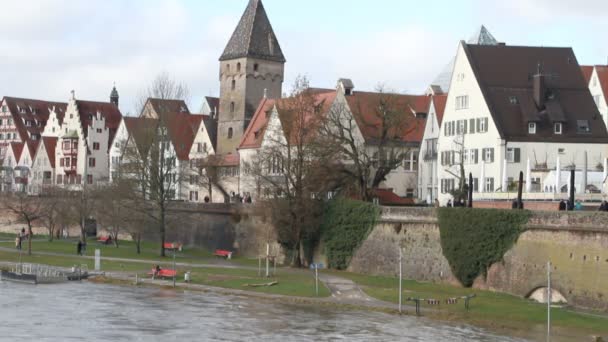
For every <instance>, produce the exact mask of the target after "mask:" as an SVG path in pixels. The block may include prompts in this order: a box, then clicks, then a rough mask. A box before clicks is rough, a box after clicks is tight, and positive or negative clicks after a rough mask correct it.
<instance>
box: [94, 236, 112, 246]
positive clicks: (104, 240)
mask: <svg viewBox="0 0 608 342" xmlns="http://www.w3.org/2000/svg"><path fill="white" fill-rule="evenodd" d="M97 242H99V243H100V244H102V245H109V244H111V243H112V237H111V236H100V237H99V239H97Z"/></svg>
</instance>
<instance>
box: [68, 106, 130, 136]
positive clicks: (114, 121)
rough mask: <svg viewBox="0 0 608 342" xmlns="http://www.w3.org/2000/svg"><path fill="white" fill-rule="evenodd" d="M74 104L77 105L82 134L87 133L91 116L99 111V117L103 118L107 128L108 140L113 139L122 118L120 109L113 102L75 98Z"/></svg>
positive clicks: (85, 134)
mask: <svg viewBox="0 0 608 342" xmlns="http://www.w3.org/2000/svg"><path fill="white" fill-rule="evenodd" d="M76 106H77V107H78V113H79V114H80V124H81V125H82V131H83V134H84V136H85V137H86V136H87V135H88V129H87V127H89V125H90V124H91V119H92V118H93V116H95V115H97V113H99V114H100V115H101V117H103V118H104V119H105V126H106V128H108V130H109V137H108V141H113V140H114V135H115V134H116V131H117V130H118V126H120V121H121V120H122V114H121V113H120V109H118V106H116V105H115V104H113V103H110V102H95V101H83V100H76Z"/></svg>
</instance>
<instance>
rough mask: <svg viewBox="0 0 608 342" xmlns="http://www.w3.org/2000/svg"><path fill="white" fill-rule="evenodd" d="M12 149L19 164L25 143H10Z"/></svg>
mask: <svg viewBox="0 0 608 342" xmlns="http://www.w3.org/2000/svg"><path fill="white" fill-rule="evenodd" d="M10 148H11V149H12V150H13V155H14V156H15V164H17V163H19V159H21V152H23V143H22V142H15V141H13V142H11V143H10Z"/></svg>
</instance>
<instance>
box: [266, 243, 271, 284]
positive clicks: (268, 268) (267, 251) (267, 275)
mask: <svg viewBox="0 0 608 342" xmlns="http://www.w3.org/2000/svg"><path fill="white" fill-rule="evenodd" d="M268 258H270V244H269V243H268V242H267V243H266V278H269V277H270V263H269V261H268Z"/></svg>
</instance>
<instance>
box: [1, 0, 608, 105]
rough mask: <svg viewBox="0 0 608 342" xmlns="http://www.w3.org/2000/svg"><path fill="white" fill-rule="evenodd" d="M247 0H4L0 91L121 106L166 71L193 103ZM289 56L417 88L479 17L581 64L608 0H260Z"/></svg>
mask: <svg viewBox="0 0 608 342" xmlns="http://www.w3.org/2000/svg"><path fill="white" fill-rule="evenodd" d="M247 2H248V0H221V1H219V0H175V1H172V0H129V1H125V0H87V1H82V0H22V1H17V0H1V6H0V49H1V52H0V67H1V69H0V95H7V96H18V97H28V98H39V99H47V100H58V101H67V99H68V97H69V93H70V90H72V89H74V90H75V91H76V96H77V98H80V99H87V100H102V101H107V100H108V97H109V94H110V90H111V88H112V84H113V82H116V85H117V88H118V90H119V92H120V95H121V110H122V111H123V114H127V113H133V112H134V107H135V105H134V103H135V102H136V101H135V100H136V97H137V94H138V93H141V90H142V89H143V88H144V87H145V86H146V85H147V84H149V82H150V81H151V79H153V78H154V76H156V75H157V74H158V73H160V72H163V71H166V72H168V73H169V74H171V75H173V77H174V78H176V79H177V80H180V81H183V82H185V83H187V84H188V86H189V87H190V90H191V93H192V99H191V100H190V105H191V106H192V107H193V108H192V109H193V110H198V107H199V106H200V104H201V101H202V100H201V99H202V97H203V96H205V95H214V96H218V95H219V87H218V58H219V56H220V54H221V53H222V51H223V49H224V46H225V45H226V43H227V42H228V39H229V38H230V35H231V34H232V31H233V30H234V28H235V27H236V24H237V22H238V20H239V18H240V17H241V15H242V13H243V11H244V9H245V7H246V5H247ZM263 2H264V6H265V8H266V11H267V12H268V15H269V17H270V20H271V22H272V24H273V27H274V30H275V33H276V35H277V37H278V39H279V43H280V44H281V47H282V49H283V53H284V54H285V57H286V58H287V65H286V78H285V86H284V89H285V90H287V89H288V88H289V85H290V84H291V82H292V81H293V79H294V78H295V77H296V76H297V75H298V74H305V75H307V76H308V77H309V79H310V80H311V83H312V85H313V86H316V87H333V86H334V85H335V83H336V80H337V79H338V78H340V77H348V78H351V79H353V81H354V83H355V86H356V88H357V89H360V90H361V89H366V90H369V89H373V88H374V87H375V86H376V85H377V84H378V83H384V84H386V85H387V86H389V87H391V88H393V89H395V90H398V91H402V92H408V93H421V92H423V91H424V89H425V88H426V86H427V85H428V84H429V82H431V81H432V80H433V79H434V78H435V76H436V75H437V74H438V73H439V72H440V71H441V70H442V69H443V67H444V66H445V65H446V64H447V63H448V62H449V61H450V59H451V58H452V57H453V56H454V54H455V51H456V48H457V45H458V42H459V41H460V40H461V39H468V38H469V37H470V36H471V35H472V34H473V33H474V32H475V31H476V30H478V28H479V26H480V25H482V24H484V25H485V26H486V27H487V28H488V29H489V30H490V32H491V33H492V34H493V35H494V36H495V37H496V39H497V40H499V41H504V42H506V43H507V44H509V45H544V46H571V47H573V48H574V52H575V53H576V56H577V58H578V61H579V63H581V64H602V63H603V64H605V63H606V62H607V59H608V41H607V40H606V37H608V1H606V0H578V1H572V0H534V1H532V0H509V1H496V2H494V1H477V0H462V1H439V0H437V1H409V0H408V1H405V0H374V1H364V0H307V1H292V0H263Z"/></svg>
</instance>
